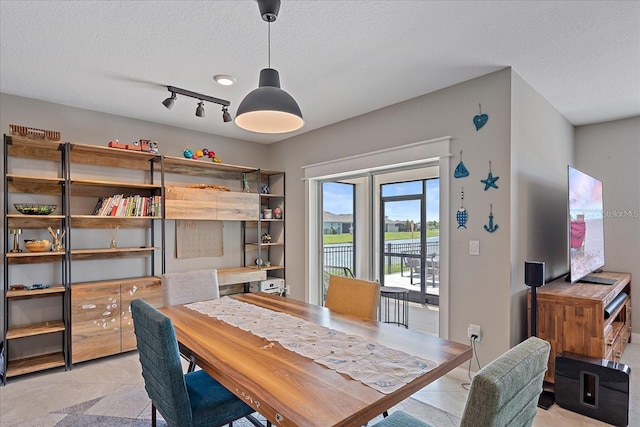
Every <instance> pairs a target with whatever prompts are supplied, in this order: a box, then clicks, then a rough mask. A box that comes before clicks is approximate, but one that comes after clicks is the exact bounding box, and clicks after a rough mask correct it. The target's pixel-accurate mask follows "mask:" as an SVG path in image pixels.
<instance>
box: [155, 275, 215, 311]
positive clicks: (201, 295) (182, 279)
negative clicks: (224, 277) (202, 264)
mask: <svg viewBox="0 0 640 427" xmlns="http://www.w3.org/2000/svg"><path fill="white" fill-rule="evenodd" d="M161 279H162V301H163V304H164V305H177V304H189V303H192V302H196V301H206V300H210V299H215V298H220V289H219V287H218V270H216V269H210V270H193V271H184V272H177V273H166V274H163V275H162V276H161Z"/></svg>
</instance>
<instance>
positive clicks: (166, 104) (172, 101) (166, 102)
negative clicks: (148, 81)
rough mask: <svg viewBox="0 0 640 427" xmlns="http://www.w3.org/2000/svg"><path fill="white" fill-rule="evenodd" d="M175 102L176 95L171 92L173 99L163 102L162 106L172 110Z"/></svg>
mask: <svg viewBox="0 0 640 427" xmlns="http://www.w3.org/2000/svg"><path fill="white" fill-rule="evenodd" d="M175 100H176V93H175V92H171V97H170V98H167V99H165V100H164V101H162V105H164V106H165V107H167V110H171V107H173V103H174V102H175Z"/></svg>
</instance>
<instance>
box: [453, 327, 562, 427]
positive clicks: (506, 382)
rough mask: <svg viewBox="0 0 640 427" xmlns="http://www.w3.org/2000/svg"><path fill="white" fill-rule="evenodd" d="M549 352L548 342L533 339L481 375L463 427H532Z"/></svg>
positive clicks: (471, 393)
mask: <svg viewBox="0 0 640 427" xmlns="http://www.w3.org/2000/svg"><path fill="white" fill-rule="evenodd" d="M550 348H551V345H550V344H549V343H548V342H546V341H544V340H541V339H539V338H536V337H531V338H529V339H527V340H526V341H524V342H522V343H520V344H518V345H517V346H515V347H513V348H512V349H510V350H509V351H507V352H506V353H504V354H503V355H501V356H500V357H498V358H497V359H496V360H494V361H493V362H491V363H490V364H488V365H487V366H485V367H484V368H482V369H481V370H480V371H478V373H477V374H476V376H475V377H473V381H472V382H471V389H470V391H469V397H468V398H467V403H466V406H465V408H464V412H463V414H462V420H461V423H460V426H461V427H472V426H473V427H475V426H483V427H492V426H493V427H497V426H530V425H531V424H532V423H533V418H534V417H535V415H536V407H537V405H538V397H539V396H540V393H541V392H542V382H543V379H544V373H545V371H546V370H547V361H548V359H549V350H550Z"/></svg>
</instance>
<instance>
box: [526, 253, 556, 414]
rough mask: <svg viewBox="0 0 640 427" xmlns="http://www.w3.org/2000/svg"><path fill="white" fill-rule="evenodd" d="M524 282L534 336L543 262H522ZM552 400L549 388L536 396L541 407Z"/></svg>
mask: <svg viewBox="0 0 640 427" xmlns="http://www.w3.org/2000/svg"><path fill="white" fill-rule="evenodd" d="M524 284H525V285H527V286H529V287H530V288H531V336H532V337H535V336H536V334H537V333H538V296H537V292H536V290H537V289H538V288H539V287H541V286H544V262H540V261H525V262H524ZM554 402H555V395H554V393H553V392H552V391H549V390H543V391H542V393H540V396H539V397H538V406H539V407H541V408H542V409H549V408H550V407H551V405H553V403H554Z"/></svg>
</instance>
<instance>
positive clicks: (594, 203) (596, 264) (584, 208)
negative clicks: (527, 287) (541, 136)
mask: <svg viewBox="0 0 640 427" xmlns="http://www.w3.org/2000/svg"><path fill="white" fill-rule="evenodd" d="M568 176H569V224H568V230H569V276H568V279H569V281H570V282H571V283H574V282H577V281H581V282H587V283H598V284H610V282H611V283H612V282H615V281H611V280H608V279H605V278H601V277H598V276H591V275H590V274H591V273H594V272H598V271H600V269H601V268H602V267H604V203H603V199H602V181H600V180H599V179H597V178H594V177H592V176H590V175H587V174H586V173H584V172H581V171H579V170H578V169H575V168H573V167H571V166H569V167H568Z"/></svg>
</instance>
